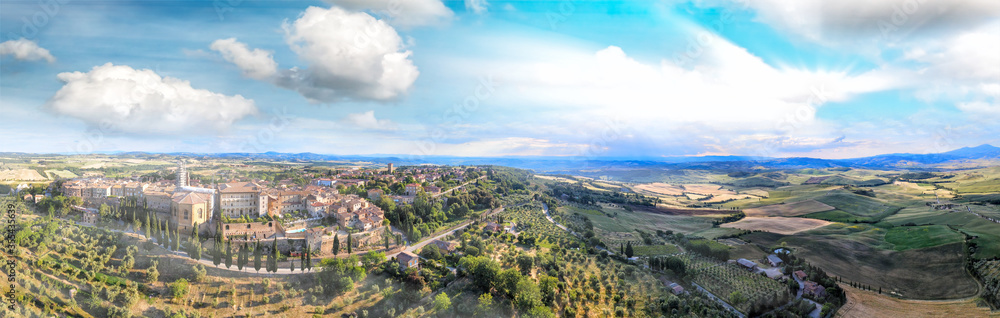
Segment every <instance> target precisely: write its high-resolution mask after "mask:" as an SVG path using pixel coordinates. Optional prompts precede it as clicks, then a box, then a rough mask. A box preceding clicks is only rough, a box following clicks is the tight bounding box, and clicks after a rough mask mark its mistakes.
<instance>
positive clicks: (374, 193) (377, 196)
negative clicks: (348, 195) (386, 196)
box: [368, 189, 383, 201]
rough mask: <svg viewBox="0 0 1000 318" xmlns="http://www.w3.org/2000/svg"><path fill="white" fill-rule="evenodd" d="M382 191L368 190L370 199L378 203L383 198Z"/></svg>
mask: <svg viewBox="0 0 1000 318" xmlns="http://www.w3.org/2000/svg"><path fill="white" fill-rule="evenodd" d="M382 194H383V192H382V189H371V190H368V199H369V200H372V201H378V200H379V199H381V198H382Z"/></svg>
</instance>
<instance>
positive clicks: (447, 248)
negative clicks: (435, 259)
mask: <svg viewBox="0 0 1000 318" xmlns="http://www.w3.org/2000/svg"><path fill="white" fill-rule="evenodd" d="M431 244H434V245H437V247H438V249H440V250H441V251H443V252H447V253H452V252H455V249H456V248H457V247H458V244H455V243H452V242H445V241H442V240H433V241H431Z"/></svg>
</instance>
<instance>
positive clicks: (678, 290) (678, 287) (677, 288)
mask: <svg viewBox="0 0 1000 318" xmlns="http://www.w3.org/2000/svg"><path fill="white" fill-rule="evenodd" d="M670 291H671V292H673V293H674V295H680V294H681V293H683V292H684V287H681V285H677V283H674V285H673V287H670Z"/></svg>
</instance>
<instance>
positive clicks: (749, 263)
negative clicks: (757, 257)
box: [736, 258, 757, 270]
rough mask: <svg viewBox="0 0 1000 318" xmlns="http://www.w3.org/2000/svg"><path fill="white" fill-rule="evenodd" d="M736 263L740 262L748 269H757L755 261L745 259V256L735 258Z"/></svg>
mask: <svg viewBox="0 0 1000 318" xmlns="http://www.w3.org/2000/svg"><path fill="white" fill-rule="evenodd" d="M736 263H737V264H740V266H743V267H746V269H749V270H756V269H757V263H754V262H753V261H751V260H748V259H745V258H741V259H738V260H736Z"/></svg>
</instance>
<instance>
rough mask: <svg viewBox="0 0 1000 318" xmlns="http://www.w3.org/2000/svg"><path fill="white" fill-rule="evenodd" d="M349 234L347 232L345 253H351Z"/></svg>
mask: <svg viewBox="0 0 1000 318" xmlns="http://www.w3.org/2000/svg"><path fill="white" fill-rule="evenodd" d="M351 243H352V242H351V234H347V255H351Z"/></svg>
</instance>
